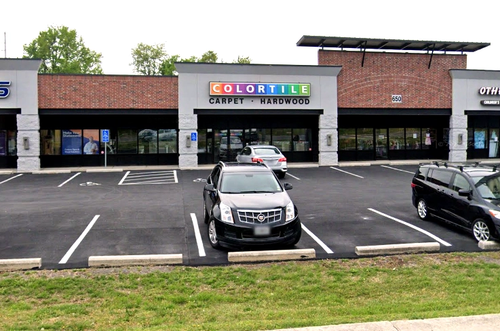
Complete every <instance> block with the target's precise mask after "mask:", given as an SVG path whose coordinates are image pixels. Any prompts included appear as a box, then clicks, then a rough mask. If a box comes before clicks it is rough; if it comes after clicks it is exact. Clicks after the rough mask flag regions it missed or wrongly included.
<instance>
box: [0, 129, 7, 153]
mask: <svg viewBox="0 0 500 331" xmlns="http://www.w3.org/2000/svg"><path fill="white" fill-rule="evenodd" d="M5 155H7V131H6V130H0V156H5Z"/></svg>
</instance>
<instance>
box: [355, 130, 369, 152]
mask: <svg viewBox="0 0 500 331" xmlns="http://www.w3.org/2000/svg"><path fill="white" fill-rule="evenodd" d="M357 137H358V150H360V151H367V150H373V129H372V128H360V129H358V135H357Z"/></svg>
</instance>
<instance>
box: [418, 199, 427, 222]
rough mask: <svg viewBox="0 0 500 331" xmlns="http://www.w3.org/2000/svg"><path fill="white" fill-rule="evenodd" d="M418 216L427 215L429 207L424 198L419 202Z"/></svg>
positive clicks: (423, 216)
mask: <svg viewBox="0 0 500 331" xmlns="http://www.w3.org/2000/svg"><path fill="white" fill-rule="evenodd" d="M418 216H420V218H426V217H427V207H426V206H425V202H424V201H422V200H420V201H419V202H418Z"/></svg>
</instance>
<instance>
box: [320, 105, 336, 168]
mask: <svg viewBox="0 0 500 331" xmlns="http://www.w3.org/2000/svg"><path fill="white" fill-rule="evenodd" d="M337 123H338V121H337V115H336V114H330V115H320V116H319V133H318V135H319V136H318V139H319V144H318V145H319V151H320V153H319V165H320V166H331V165H337V164H338V163H339V156H338V124H337Z"/></svg>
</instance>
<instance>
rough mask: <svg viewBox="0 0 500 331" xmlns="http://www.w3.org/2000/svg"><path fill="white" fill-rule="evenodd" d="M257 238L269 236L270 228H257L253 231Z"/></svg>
mask: <svg viewBox="0 0 500 331" xmlns="http://www.w3.org/2000/svg"><path fill="white" fill-rule="evenodd" d="M253 233H254V235H256V236H268V235H270V234H271V228H270V227H268V226H257V227H255V228H254V229H253Z"/></svg>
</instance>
